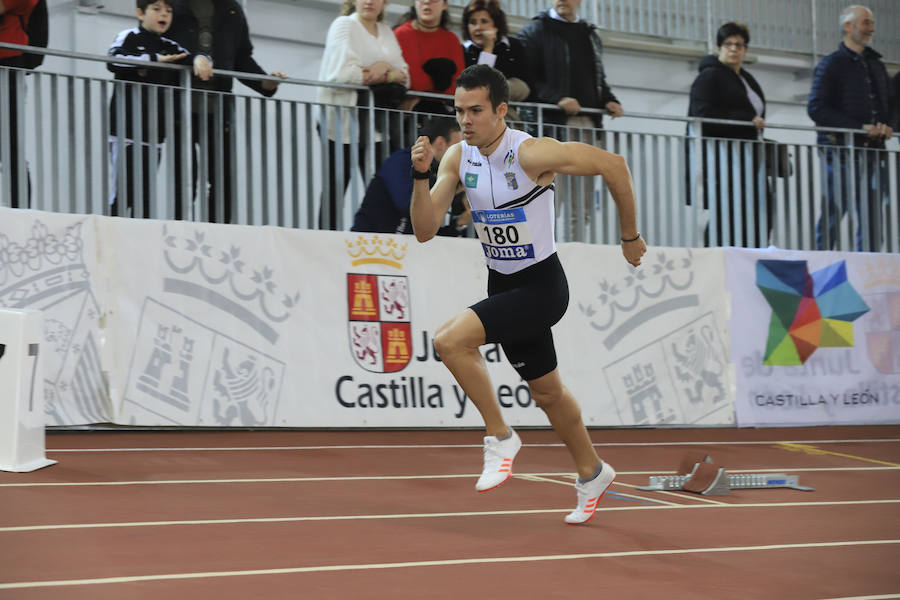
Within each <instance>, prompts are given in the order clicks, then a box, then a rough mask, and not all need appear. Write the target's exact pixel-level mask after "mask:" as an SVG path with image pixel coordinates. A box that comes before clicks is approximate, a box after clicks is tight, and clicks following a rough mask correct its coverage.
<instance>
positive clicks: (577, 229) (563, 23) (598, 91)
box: [519, 0, 625, 241]
mask: <svg viewBox="0 0 900 600" xmlns="http://www.w3.org/2000/svg"><path fill="white" fill-rule="evenodd" d="M581 1H582V0H553V6H552V7H551V8H549V9H547V10H545V11H542V12H541V13H539V14H538V15H537V16H536V17H534V18H533V19H532V20H531V21H529V22H528V23H527V24H526V25H525V26H524V27H523V28H522V29H521V31H519V39H520V40H522V42H523V43H524V44H525V48H526V56H527V62H528V65H529V67H530V69H531V72H532V76H531V80H532V82H533V83H534V85H533V86H532V88H531V97H530V98H529V100H531V101H533V102H540V103H543V104H554V105H556V106H558V107H559V110H552V109H550V110H544V111H543V120H544V123H549V124H555V125H564V126H565V127H550V128H545V130H544V135H550V136H551V137H555V138H557V139H559V140H560V141H572V142H583V143H587V144H591V145H596V146H600V147H603V146H604V144H605V139H604V136H603V132H598V131H597V129H600V128H601V127H602V126H603V116H602V114H600V113H597V114H591V115H587V114H585V113H583V112H582V109H584V108H594V109H603V110H605V111H606V112H608V113H609V114H610V116H612V117H613V118H615V117H620V116H622V115H623V114H625V111H624V110H623V109H622V105H621V104H620V103H619V99H618V98H616V95H615V94H613V92H612V90H611V89H610V87H609V84H607V82H606V71H605V70H604V68H603V42H601V41H600V35H599V34H598V33H597V27H596V26H595V25H593V24H591V23H588V22H587V21H585V20H584V19H582V18H580V17H579V16H578V9H579V7H580V6H581ZM557 182H558V183H557V185H559V186H560V191H563V190H565V192H563V193H560V194H559V195H558V196H557V202H559V203H560V204H561V205H562V204H564V203H565V202H566V200H565V199H566V198H567V197H568V198H570V199H571V200H572V202H571V204H569V205H567V206H563V207H561V210H562V212H563V214H564V215H565V214H566V213H567V212H568V221H569V222H568V224H567V226H566V227H564V228H562V229H561V231H562V233H563V237H562V239H565V240H573V241H585V240H586V239H587V236H586V235H585V234H586V226H587V225H588V224H589V223H590V220H591V215H592V213H593V212H594V210H595V208H594V183H593V181H592V180H585V181H584V182H583V185H579V183H578V182H576V181H575V180H574V179H573V178H571V177H569V176H562V177H561V178H560V179H558V180H557ZM579 189H580V192H579V191H578V190H579ZM578 203H581V205H582V209H581V210H579V208H578ZM579 212H581V213H582V214H583V215H584V220H583V221H581V220H580V219H579ZM564 218H566V217H564Z"/></svg>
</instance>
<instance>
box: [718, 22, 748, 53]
mask: <svg viewBox="0 0 900 600" xmlns="http://www.w3.org/2000/svg"><path fill="white" fill-rule="evenodd" d="M735 35H739V36H741V37H742V38H744V44H749V43H750V30H749V29H747V26H746V25H744V24H743V23H735V22H734V21H729V22H728V23H725V24H724V25H722V26H721V27H719V31H717V32H716V46H718V47H720V48H721V47H722V44H723V43H724V42H725V40H727V39H728V38H730V37H732V36H735Z"/></svg>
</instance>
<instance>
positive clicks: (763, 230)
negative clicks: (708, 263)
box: [687, 22, 772, 248]
mask: <svg viewBox="0 0 900 600" xmlns="http://www.w3.org/2000/svg"><path fill="white" fill-rule="evenodd" d="M749 43H750V31H749V30H748V29H747V27H746V26H745V25H742V24H740V23H734V22H729V23H725V24H724V25H722V26H721V27H719V30H718V32H717V33H716V45H717V46H718V53H717V54H710V55H708V56H706V57H704V58H703V59H702V60H701V61H700V67H699V69H700V74H699V75H697V78H696V79H695V80H694V83H693V84H692V85H691V97H690V106H689V107H688V116H691V117H704V118H709V119H727V120H729V121H746V122H747V124H746V125H725V124H717V123H703V124H702V125H701V126H700V131H699V132H697V131H695V129H694V127H693V125H692V124H688V135H689V136H691V137H693V136H696V135H697V134H698V133H699V135H700V136H702V137H703V138H712V139H706V140H705V141H704V143H703V147H702V152H701V155H702V159H701V160H700V161H698V160H697V159H696V156H694V155H693V153H690V154H689V156H691V160H690V161H689V162H690V163H691V164H690V165H689V168H692V169H693V170H691V171H690V172H689V185H688V190H689V192H690V191H692V190H693V186H692V185H691V184H693V183H694V177H691V175H695V176H700V175H699V173H700V172H699V171H696V167H697V166H698V163H699V164H702V166H703V170H702V182H703V187H704V195H703V206H704V208H710V209H711V213H712V214H711V215H710V222H709V224H708V225H707V227H706V231H705V233H704V244H705V245H707V246H708V245H710V237H709V229H710V227H711V226H714V227H715V228H716V231H717V232H718V235H717V237H716V242H717V244H716V245H730V246H745V247H750V248H760V247H766V246H767V245H768V237H769V236H768V233H769V231H770V230H771V227H772V208H771V201H770V200H769V198H768V196H769V194H768V190H767V187H768V186H767V185H766V184H765V175H764V174H763V173H762V168H763V165H764V160H763V159H762V152H763V149H762V147H761V146H760V145H759V144H754V143H747V142H743V141H739V142H734V141H733V140H748V141H750V142H752V141H756V140H759V139H760V134H761V132H762V130H763V128H764V127H765V126H766V120H765V116H766V97H765V94H763V91H762V88H761V87H760V85H759V83H757V81H756V79H754V77H753V75H751V74H750V73H749V72H747V70H746V69H744V67H743V64H744V58H745V57H746V56H747V49H748V46H749ZM687 143H688V145H689V148H693V145H692V144H691V140H690V139H688V141H687ZM747 156H750V157H751V160H750V162H749V164H751V165H752V168H751V169H749V170H748V169H746V168H745V165H747V164H748V162H747V161H746V160H745V158H746V157H747ZM710 169H712V171H713V173H715V185H714V186H709V185H707V182H708V181H709V177H708V176H707V174H708V173H709V170H710ZM760 181H762V182H763V183H762V184H760ZM736 197H737V198H738V201H737V202H735V198H736ZM690 202H691V198H690V195H689V196H688V203H690ZM711 203H712V204H714V206H710V204H711ZM763 211H765V213H764V212H763ZM763 214H765V217H766V223H767V224H768V227H764V226H763V224H762V223H761V222H760V221H761V219H762V217H763ZM737 223H741V225H740V226H736V225H737ZM725 233H727V234H728V236H727V237H725ZM723 242H724V243H723Z"/></svg>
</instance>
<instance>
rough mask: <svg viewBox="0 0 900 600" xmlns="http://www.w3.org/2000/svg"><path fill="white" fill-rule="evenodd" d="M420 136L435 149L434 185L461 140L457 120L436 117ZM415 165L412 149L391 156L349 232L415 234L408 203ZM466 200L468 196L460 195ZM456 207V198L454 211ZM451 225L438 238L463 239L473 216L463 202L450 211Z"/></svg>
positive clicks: (370, 189) (424, 126) (423, 129)
mask: <svg viewBox="0 0 900 600" xmlns="http://www.w3.org/2000/svg"><path fill="white" fill-rule="evenodd" d="M419 135H425V136H428V140H429V142H431V145H432V147H433V148H434V164H433V168H432V169H431V185H434V182H435V181H436V179H437V166H438V164H440V162H441V159H442V158H443V157H444V153H445V152H446V151H447V149H448V148H450V146H452V145H453V144H456V143H457V142H459V141H460V140H461V139H462V135H461V134H460V132H459V123H457V122H456V119H452V118H441V117H434V118H433V119H430V120H428V121H426V122H425V124H424V125H423V126H422V128H421V131H420V133H419ZM411 163H412V159H411V158H410V149H409V148H401V149H400V150H397V151H396V152H394V153H393V154H391V155H390V156H389V157H388V159H387V160H386V161H384V163H382V165H381V168H380V169H378V172H377V173H376V174H375V176H374V177H372V180H371V181H370V182H369V186H368V187H367V188H366V195H365V197H364V198H363V201H362V204H361V205H360V207H359V210H357V211H356V216H355V217H354V219H353V227H351V228H350V231H367V232H372V233H407V234H411V233H413V229H412V223H411V222H410V217H409V202H410V200H411V199H412V193H413V177H412V172H411V171H410V169H409V165H410V164H411ZM461 195H462V196H465V193H462V194H461ZM456 207H457V201H456V198H454V208H456ZM449 214H450V224H449V225H445V226H443V227H441V229H440V230H438V235H449V236H460V235H461V234H462V231H464V230H465V226H466V225H467V224H468V223H469V222H470V221H471V218H472V215H471V213H470V212H469V211H468V208H466V207H465V203H464V202H463V200H462V198H460V199H459V204H458V208H457V209H456V210H453V208H451V211H450V213H449Z"/></svg>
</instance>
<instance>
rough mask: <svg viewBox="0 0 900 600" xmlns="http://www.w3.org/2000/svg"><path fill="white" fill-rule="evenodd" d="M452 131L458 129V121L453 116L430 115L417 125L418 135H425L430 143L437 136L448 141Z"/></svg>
mask: <svg viewBox="0 0 900 600" xmlns="http://www.w3.org/2000/svg"><path fill="white" fill-rule="evenodd" d="M454 131H459V123H458V122H457V121H456V119H454V118H453V117H430V118H427V119H425V120H424V121H422V123H421V124H420V125H419V135H427V136H428V141H430V142H431V143H432V144H433V143H434V140H435V139H437V138H439V137H442V138H444V139H445V140H447V141H448V142H449V141H450V136H451V135H453V132H454Z"/></svg>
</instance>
